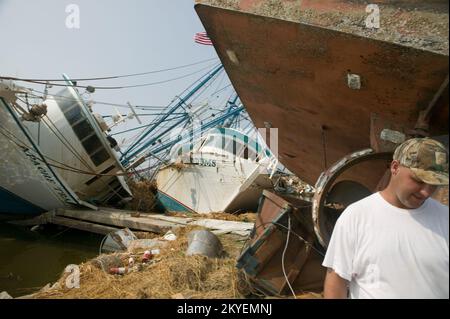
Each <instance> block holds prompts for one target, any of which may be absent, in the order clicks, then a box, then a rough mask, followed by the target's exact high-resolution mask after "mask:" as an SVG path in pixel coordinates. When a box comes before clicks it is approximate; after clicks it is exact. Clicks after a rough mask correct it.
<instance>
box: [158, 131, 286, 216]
mask: <svg viewBox="0 0 450 319" xmlns="http://www.w3.org/2000/svg"><path fill="white" fill-rule="evenodd" d="M170 158H171V161H170V163H168V164H167V165H165V166H164V167H162V168H160V170H159V171H158V174H157V177H156V181H157V188H158V199H159V201H160V202H161V204H162V205H163V206H164V208H165V209H166V210H167V211H172V212H194V213H199V214H206V213H212V212H231V213H233V212H236V211H245V210H254V209H256V208H257V204H258V200H259V198H260V196H261V194H262V191H263V190H264V189H272V188H273V187H274V182H272V180H275V178H274V176H276V175H275V170H276V166H277V160H276V158H275V157H274V156H273V155H272V153H271V152H270V151H269V149H268V148H267V147H265V146H263V144H262V143H258V141H257V140H256V139H253V138H251V137H250V136H248V135H245V134H243V133H241V132H240V131H238V130H236V129H231V128H215V129H213V130H210V131H209V132H208V133H207V134H206V135H204V136H203V137H201V138H200V139H199V140H198V141H196V142H195V143H193V144H191V143H182V144H178V145H176V146H175V147H174V148H173V149H172V154H171V156H170Z"/></svg>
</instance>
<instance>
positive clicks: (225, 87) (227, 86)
mask: <svg viewBox="0 0 450 319" xmlns="http://www.w3.org/2000/svg"><path fill="white" fill-rule="evenodd" d="M230 86H231V83H230V84H228V85H226V86H224V87H223V88H221V89H220V90H218V91H216V92H214V93H213V95H214V94H216V93H219V92H221V91H223V90H225V89H227V88H229V87H230Z"/></svg>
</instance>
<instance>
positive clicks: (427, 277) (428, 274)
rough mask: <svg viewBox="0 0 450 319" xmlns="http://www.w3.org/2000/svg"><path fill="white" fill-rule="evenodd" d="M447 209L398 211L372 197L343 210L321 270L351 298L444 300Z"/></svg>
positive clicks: (431, 203) (433, 205) (428, 206)
mask: <svg viewBox="0 0 450 319" xmlns="http://www.w3.org/2000/svg"><path fill="white" fill-rule="evenodd" d="M448 216H449V212H448V207H447V206H444V205H442V204H441V203H439V202H438V201H436V200H434V199H431V198H429V199H427V200H426V201H425V202H424V203H423V204H422V206H421V207H419V208H417V209H401V208H397V207H395V206H392V205H391V204H389V203H388V202H387V201H386V200H385V199H384V198H383V197H382V196H381V195H380V194H379V193H375V194H373V195H371V196H369V197H366V198H364V199H362V200H360V201H358V202H355V203H353V204H352V205H350V206H348V207H347V209H346V210H345V211H344V212H343V213H342V214H341V216H340V217H339V218H338V221H337V222H336V225H335V227H334V230H333V233H332V236H331V240H330V244H329V246H328V249H327V253H326V256H325V260H324V262H323V266H325V267H328V268H332V269H333V270H334V271H335V272H336V273H337V274H338V275H339V276H340V277H342V278H344V279H346V280H348V281H350V287H349V290H350V298H449V275H448V274H449V253H448V251H449V249H448V241H449V232H448V231H449V219H448Z"/></svg>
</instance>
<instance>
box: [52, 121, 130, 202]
mask: <svg viewBox="0 0 450 319" xmlns="http://www.w3.org/2000/svg"><path fill="white" fill-rule="evenodd" d="M45 117H47V119H48V120H49V122H50V123H51V124H52V125H53V126H54V128H55V129H56V130H57V131H58V133H59V134H60V135H61V137H62V138H63V139H64V141H66V142H67V143H68V144H69V145H70V143H69V142H68V141H67V139H66V137H65V136H64V135H63V134H62V133H61V131H60V130H59V129H58V128H57V127H56V125H55V123H53V121H52V120H51V119H50V118H49V117H48V116H47V115H45ZM43 120H44V123H45V124H46V125H47V127H48V128H49V129H50V130H51V131H52V133H53V134H55V136H56V137H57V138H58V139H59V140H60V141H61V143H62V144H63V145H64V146H65V147H66V148H68V146H67V144H66V143H65V142H63V141H62V140H61V138H60V137H59V136H58V135H57V134H56V133H55V132H54V131H53V129H52V128H51V127H50V126H49V125H48V123H46V122H45V119H43ZM70 147H72V148H73V151H72V150H71V149H70V148H68V150H69V151H70V152H71V153H72V154H73V155H75V157H76V158H77V159H78V160H79V161H80V163H82V164H84V165H85V166H86V167H87V168H88V169H90V170H91V171H92V173H89V174H94V175H96V173H95V169H94V168H92V167H91V166H90V165H89V163H87V162H86V161H85V160H84V159H83V158H82V156H81V155H80V154H79V153H78V152H77V150H76V149H75V148H74V147H73V146H72V145H70ZM55 167H56V166H55ZM58 168H60V169H64V168H62V167H58ZM65 170H68V169H65ZM77 170H78V169H77ZM78 173H82V172H81V170H79V172H78ZM99 181H100V183H102V184H103V186H105V187H106V188H107V189H109V190H110V191H112V192H113V193H114V194H116V195H117V196H119V197H120V198H121V199H123V197H122V196H121V195H120V194H119V193H118V192H116V190H115V189H114V188H112V187H111V186H110V185H109V184H108V183H106V181H104V180H102V179H100V180H99Z"/></svg>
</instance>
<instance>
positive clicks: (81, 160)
mask: <svg viewBox="0 0 450 319" xmlns="http://www.w3.org/2000/svg"><path fill="white" fill-rule="evenodd" d="M45 117H46V118H47V119H48V120H49V122H50V123H51V124H52V125H53V127H54V128H55V129H56V131H57V132H58V133H59V134H60V136H58V134H56V133H55V131H54V130H53V129H52V128H51V127H50V125H49V124H48V123H47V122H46V120H45V118H43V119H42V120H43V121H44V123H45V124H46V125H47V127H48V128H49V129H50V131H52V133H53V134H54V135H55V136H56V137H57V138H58V139H59V141H60V142H61V143H62V144H63V145H64V146H65V147H66V148H67V149H68V150H69V152H71V153H72V154H73V155H74V156H75V157H76V158H77V159H78V160H79V161H80V163H82V164H83V165H84V166H86V168H88V169H90V170H92V171H95V170H94V169H93V168H92V167H90V165H89V163H87V162H86V161H85V160H84V159H83V157H82V156H81V155H80V154H79V153H78V151H77V150H76V149H75V147H73V146H72V145H71V144H70V142H69V141H68V140H67V139H66V137H65V136H64V135H63V134H62V133H61V131H60V130H59V129H58V128H57V127H56V125H55V123H53V121H52V120H51V119H50V118H49V117H48V115H45ZM61 137H62V138H63V139H64V141H63V140H62V139H61Z"/></svg>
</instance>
